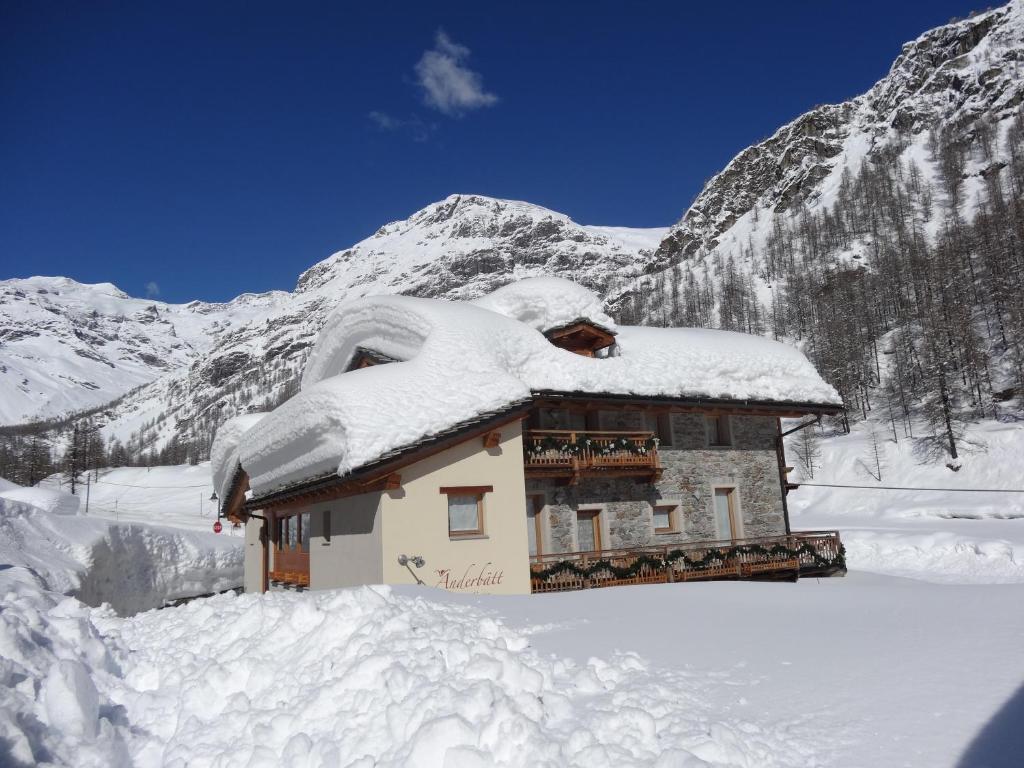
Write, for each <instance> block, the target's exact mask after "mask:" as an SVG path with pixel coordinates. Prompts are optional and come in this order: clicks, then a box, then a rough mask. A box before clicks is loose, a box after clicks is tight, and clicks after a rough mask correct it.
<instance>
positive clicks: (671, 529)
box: [654, 504, 679, 533]
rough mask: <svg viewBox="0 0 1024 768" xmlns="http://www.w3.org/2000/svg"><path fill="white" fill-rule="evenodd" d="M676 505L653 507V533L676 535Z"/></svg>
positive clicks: (677, 530)
mask: <svg viewBox="0 0 1024 768" xmlns="http://www.w3.org/2000/svg"><path fill="white" fill-rule="evenodd" d="M678 508H679V507H678V505H677V504H657V505H655V507H654V532H655V533H678V532H679V522H678Z"/></svg>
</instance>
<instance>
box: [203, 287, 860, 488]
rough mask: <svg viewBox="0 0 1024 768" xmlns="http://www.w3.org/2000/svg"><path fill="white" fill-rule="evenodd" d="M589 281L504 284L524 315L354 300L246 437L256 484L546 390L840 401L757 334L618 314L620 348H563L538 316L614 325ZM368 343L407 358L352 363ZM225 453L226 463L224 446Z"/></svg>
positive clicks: (379, 452)
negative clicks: (602, 354) (596, 353)
mask: <svg viewBox="0 0 1024 768" xmlns="http://www.w3.org/2000/svg"><path fill="white" fill-rule="evenodd" d="M535 284H536V285H537V291H536V292H534V295H535V296H537V297H540V298H538V299H537V302H536V303H535V304H531V302H530V301H529V300H528V299H527V298H526V297H528V296H529V295H530V294H531V292H532V291H531V289H532V287H533V286H534V285H535ZM558 287H561V288H562V291H561V292H560V291H559V290H557V289H558ZM583 292H585V293H588V294H589V291H585V289H582V288H580V287H579V286H577V285H575V284H573V283H571V282H569V281H565V280H560V279H557V278H550V277H546V278H539V279H531V280H524V281H521V282H520V283H518V284H517V286H516V287H515V288H514V289H513V288H507V289H501V291H499V292H498V293H502V294H503V296H499V297H498V299H497V300H495V301H494V302H492V306H498V307H501V308H502V309H503V310H504V311H507V312H509V313H510V314H513V315H515V316H516V318H519V317H523V318H526V320H525V321H520V320H519V319H513V318H512V317H507V316H505V314H503V313H499V312H496V311H492V310H491V309H488V308H485V307H486V306H487V304H488V302H487V301H486V300H480V301H478V302H472V303H467V302H449V301H441V300H436V299H421V298H414V297H409V296H376V297H368V298H363V299H357V300H355V301H352V302H348V303H345V304H342V305H341V306H340V307H338V309H337V310H335V312H334V314H333V315H331V317H330V318H329V319H328V321H327V323H326V325H325V326H324V329H323V330H322V332H321V334H320V336H319V338H318V339H317V342H316V345H315V346H314V348H313V351H312V353H311V355H310V358H309V361H308V363H307V365H306V370H305V373H304V375H303V379H302V391H301V392H300V393H299V394H298V395H296V396H295V397H294V398H292V399H291V400H289V401H288V402H286V403H284V404H283V405H282V406H281V407H280V408H278V409H277V410H275V411H274V412H273V413H272V414H270V415H269V416H267V417H266V418H265V419H263V420H262V421H260V422H259V423H257V424H256V425H255V426H253V427H251V429H249V431H248V432H247V433H246V434H245V436H244V438H239V439H240V441H241V444H240V446H239V457H240V459H241V464H242V466H243V467H244V468H245V470H246V471H247V472H248V473H249V477H250V483H251V485H252V488H253V490H254V493H255V494H256V495H262V494H265V493H268V492H270V491H273V490H275V489H277V488H279V487H282V486H286V485H290V484H293V483H295V482H298V481H301V480H306V479H310V478H313V477H318V476H322V475H326V474H331V473H337V474H339V475H345V474H347V473H348V472H350V471H352V470H355V469H358V468H359V467H361V466H364V465H365V464H367V463H369V462H371V461H374V460H376V459H379V458H381V457H382V456H384V455H386V454H388V453H390V452H392V451H395V450H398V449H401V448H404V447H406V446H409V445H411V444H413V443H415V442H417V441H418V440H421V439H423V438H425V437H428V436H430V435H433V434H436V433H438V432H441V431H443V430H446V429H449V428H451V427H454V426H456V425H458V424H460V423H463V422H465V421H468V420H471V419H473V418H476V417H479V416H481V415H484V414H487V413H491V412H494V411H499V410H502V409H505V408H508V407H510V406H512V405H514V404H515V403H517V402H520V401H523V400H525V399H526V398H528V397H530V395H531V393H532V392H538V391H544V390H555V391H563V392H581V393H593V394H598V393H605V394H617V395H634V396H642V397H680V398H683V397H685V398H709V399H728V400H740V401H747V400H750V401H769V402H799V403H815V404H839V402H840V399H839V396H838V394H837V393H836V391H835V390H834V389H833V388H832V387H831V386H829V385H828V384H826V383H825V382H824V381H823V380H822V378H821V377H820V376H819V375H818V373H817V371H816V370H815V369H814V366H812V365H811V363H810V362H809V361H808V360H807V358H805V357H804V356H803V354H801V353H800V352H799V351H798V350H797V349H795V348H793V347H790V346H788V345H785V344H781V343H779V342H775V341H771V340H768V339H764V338H761V337H757V336H749V335H747V334H741V333H733V332H729V331H714V330H703V329H680V328H637V327H622V326H619V327H618V329H617V330H618V334H619V335H618V345H617V346H618V353H617V354H616V355H615V356H613V357H609V358H586V357H582V356H580V355H576V354H574V353H572V352H568V351H566V350H563V349H559V348H558V347H555V346H553V345H552V344H551V343H550V342H549V341H548V340H547V339H546V338H545V337H544V336H543V335H542V334H541V333H540V332H539V331H538V330H537V328H538V327H540V328H543V327H554V325H559V324H564V322H565V321H564V320H563V319H562V318H563V317H565V318H566V319H567V320H572V319H577V318H578V317H580V314H579V313H580V312H581V311H582V310H584V309H586V311H587V312H590V313H591V314H590V315H589V317H588V319H591V320H594V321H595V322H600V323H601V324H605V323H608V324H610V325H613V324H611V323H610V321H609V319H608V318H607V317H601V318H597V317H594V316H593V314H592V313H593V312H594V308H595V307H600V303H599V301H598V299H597V297H596V296H594V295H593V294H590V298H589V300H588V301H586V302H584V301H582V300H581V299H582V297H581V293H583ZM565 297H568V299H566V298H565ZM544 302H547V307H544V306H542V304H543V303H544ZM566 307H568V311H566V310H565V308H566ZM570 314H572V315H573V317H571V318H570V317H568V315H570ZM602 314H603V313H602ZM585 316H586V315H585ZM548 322H552V323H554V325H551V326H548ZM360 348H369V349H372V350H375V351H377V352H380V353H383V354H385V355H388V356H389V357H393V358H396V359H398V360H400V361H402V362H396V363H389V364H387V365H378V366H372V367H370V368H364V369H360V370H355V371H351V372H348V373H345V371H346V368H347V367H348V365H349V363H350V362H351V360H352V359H353V357H354V355H355V354H356V353H357V350H358V349H360ZM222 429H223V427H222ZM218 439H220V436H219V435H218ZM214 464H215V466H219V462H218V461H217V460H215V462H214ZM219 471H224V470H219Z"/></svg>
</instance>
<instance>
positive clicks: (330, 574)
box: [303, 493, 384, 589]
mask: <svg viewBox="0 0 1024 768" xmlns="http://www.w3.org/2000/svg"><path fill="white" fill-rule="evenodd" d="M380 498H381V494H380V493H364V494H361V495H359V496H350V497H348V498H345V499H338V500H337V501H327V502H323V503H320V504H314V505H312V506H310V507H309V508H308V510H307V509H304V510H303V511H304V512H305V511H309V512H310V541H309V584H310V587H311V588H312V589H333V588H336V587H354V586H358V585H360V584H380V583H381V582H382V581H383V580H384V574H383V569H382V561H381V555H382V551H381V510H380ZM325 514H328V515H330V524H329V526H330V527H329V530H330V537H328V536H327V535H326V532H327V531H326V530H325V523H326V522H327V521H326V520H325V517H324V515H325Z"/></svg>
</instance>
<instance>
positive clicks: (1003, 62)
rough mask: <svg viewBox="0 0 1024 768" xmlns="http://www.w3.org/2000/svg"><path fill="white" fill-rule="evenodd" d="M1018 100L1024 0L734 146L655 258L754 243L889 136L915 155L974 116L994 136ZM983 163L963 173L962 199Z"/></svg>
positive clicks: (819, 197)
mask: <svg viewBox="0 0 1024 768" xmlns="http://www.w3.org/2000/svg"><path fill="white" fill-rule="evenodd" d="M1022 101H1024V3H1022V2H1021V0H1012V2H1011V3H1010V4H1008V5H1006V6H1003V7H1001V8H998V9H996V10H992V11H988V12H986V13H983V14H979V15H977V16H974V17H972V18H970V19H965V20H961V21H955V22H952V23H950V24H947V25H945V26H942V27H938V28H936V29H933V30H930V31H928V32H926V33H924V34H923V35H921V36H920V37H919V38H917V39H916V40H914V41H912V42H909V43H906V44H905V45H904V46H903V50H902V51H901V53H900V55H899V57H898V58H897V59H896V61H895V62H894V63H893V65H892V67H891V69H890V70H889V73H888V74H887V75H886V76H885V77H884V78H883V79H881V80H880V81H878V83H876V84H875V85H874V86H873V87H872V88H871V90H869V91H868V92H867V93H865V94H863V95H862V96H858V97H856V98H854V99H851V100H850V101H846V102H843V103H842V104H828V105H824V106H820V107H817V108H815V109H812V110H811V111H809V112H807V113H805V114H803V115H801V116H800V117H798V118H797V119H795V120H793V121H792V122H791V123H788V124H787V125H784V126H782V127H781V128H780V129H779V130H778V131H776V132H775V133H774V134H773V135H772V136H771V137H770V138H768V139H766V140H765V141H763V142H761V143H759V144H755V145H753V146H751V147H748V148H747V149H745V150H743V151H742V152H740V153H739V154H738V155H737V156H736V157H735V158H733V160H732V161H731V162H730V163H729V164H728V165H727V166H726V167H725V169H724V170H722V171H721V173H719V174H717V175H716V176H714V177H713V178H712V179H711V180H710V181H709V182H708V183H707V184H706V185H705V187H704V189H703V190H702V191H701V193H700V195H698V197H697V199H696V200H695V201H694V202H693V204H692V205H691V206H690V207H689V208H688V209H687V210H686V212H685V213H684V214H683V217H682V219H681V220H680V221H679V222H678V223H677V224H676V225H675V226H673V227H672V228H671V231H670V232H669V234H668V236H667V237H666V238H665V239H664V241H663V242H662V243H661V244H660V245H659V247H658V249H657V252H656V257H655V258H656V260H657V261H659V262H668V263H676V262H678V261H680V260H681V259H686V258H690V257H695V256H696V257H704V256H706V255H710V254H711V253H714V252H716V251H717V252H719V253H738V250H739V248H740V247H743V246H746V245H747V244H748V242H749V241H750V238H752V237H757V236H760V237H761V239H762V240H763V237H764V235H765V233H767V232H770V231H771V229H772V227H773V226H774V225H775V218H776V216H780V215H785V214H789V213H790V212H791V211H792V209H793V208H794V207H796V206H798V205H801V204H802V205H806V206H808V207H811V208H814V207H820V206H827V205H830V204H832V202H834V199H835V192H836V190H837V189H838V187H839V185H840V183H841V177H842V173H843V171H844V169H849V170H851V171H856V170H857V169H858V168H859V166H860V165H861V163H862V162H863V161H864V160H866V159H870V158H872V157H873V156H876V155H878V154H879V153H882V152H885V151H886V150H888V149H891V148H892V147H893V146H895V145H897V144H898V143H903V144H907V143H909V145H910V147H912V149H909V151H908V150H904V152H905V154H906V156H907V157H916V158H917V159H920V158H922V157H924V155H925V152H924V151H923V150H922V148H923V146H924V145H925V144H926V143H927V141H928V139H929V133H930V131H932V130H936V129H938V130H948V131H954V132H959V133H960V134H965V135H966V134H971V133H973V132H974V131H975V130H977V126H976V123H977V121H978V120H979V119H982V118H984V119H986V120H989V121H991V123H992V125H993V127H994V130H993V134H994V135H996V136H998V135H1000V133H1001V131H1000V130H999V128H1000V127H1003V128H1005V126H1001V124H1002V123H1004V122H1005V121H1007V120H1010V119H1012V118H1013V116H1014V115H1015V113H1016V111H1017V110H1019V109H1020V106H1021V103H1022ZM994 162H998V161H994ZM985 167H987V166H985ZM985 167H975V168H969V169H966V171H965V181H966V183H967V185H968V189H967V190H966V194H965V199H966V200H967V201H968V202H969V201H970V198H971V197H972V194H971V193H972V192H974V191H976V190H977V189H978V188H979V187H980V186H981V184H982V183H983V177H982V174H983V172H984V170H985ZM925 170H927V169H925ZM765 214H767V215H765Z"/></svg>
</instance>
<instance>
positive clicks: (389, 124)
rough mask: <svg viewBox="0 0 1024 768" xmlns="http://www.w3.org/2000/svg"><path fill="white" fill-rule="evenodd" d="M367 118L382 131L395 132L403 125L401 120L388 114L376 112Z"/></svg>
mask: <svg viewBox="0 0 1024 768" xmlns="http://www.w3.org/2000/svg"><path fill="white" fill-rule="evenodd" d="M367 117H368V118H370V120H371V121H372V122H373V124H374V125H376V126H377V127H378V128H380V129H381V130H382V131H393V130H395V129H396V128H400V127H401V125H402V121H401V120H399V119H398V118H397V117H392V116H391V115H389V114H387V113H386V112H378V111H376V110H374V111H373V112H370V114H368V115H367Z"/></svg>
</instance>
